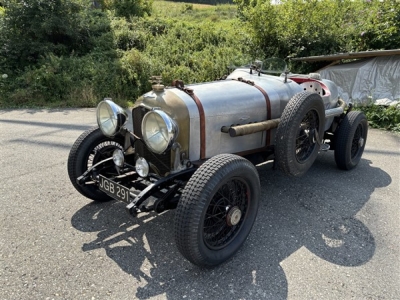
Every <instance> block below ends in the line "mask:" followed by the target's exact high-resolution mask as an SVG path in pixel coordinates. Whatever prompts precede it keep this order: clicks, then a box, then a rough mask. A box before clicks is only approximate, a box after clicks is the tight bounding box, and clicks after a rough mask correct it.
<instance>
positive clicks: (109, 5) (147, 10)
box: [102, 0, 153, 19]
mask: <svg viewBox="0 0 400 300" xmlns="http://www.w3.org/2000/svg"><path fill="white" fill-rule="evenodd" d="M152 5H153V1H149V0H103V1H102V6H103V8H105V9H109V10H114V11H115V14H116V15H117V16H118V17H125V18H127V19H129V18H130V17H133V16H138V17H143V16H146V15H151V11H152Z"/></svg>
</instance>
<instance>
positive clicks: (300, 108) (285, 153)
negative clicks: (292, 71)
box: [275, 91, 325, 176]
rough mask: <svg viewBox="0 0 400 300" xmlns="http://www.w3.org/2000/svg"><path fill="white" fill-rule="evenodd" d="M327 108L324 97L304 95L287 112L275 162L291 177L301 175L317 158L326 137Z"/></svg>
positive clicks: (277, 138)
mask: <svg viewBox="0 0 400 300" xmlns="http://www.w3.org/2000/svg"><path fill="white" fill-rule="evenodd" d="M324 127H325V106H324V102H323V100H322V98H321V96H320V95H318V94H316V93H310V92H307V91H306V92H300V93H298V94H296V95H294V96H293V97H292V99H290V101H289V103H288V104H287V105H286V107H285V109H284V110H283V113H282V116H281V121H280V123H279V125H278V128H277V131H276V135H275V162H276V166H277V168H278V169H279V170H281V171H283V172H284V173H285V174H287V175H291V176H301V175H303V174H304V173H305V172H307V171H308V169H309V168H310V167H311V166H312V164H313V163H314V161H315V159H316V158H317V155H318V151H319V143H318V142H320V141H317V139H320V138H321V137H323V136H324V129H325V128H324Z"/></svg>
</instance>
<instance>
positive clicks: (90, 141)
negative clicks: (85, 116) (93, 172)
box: [68, 127, 124, 201]
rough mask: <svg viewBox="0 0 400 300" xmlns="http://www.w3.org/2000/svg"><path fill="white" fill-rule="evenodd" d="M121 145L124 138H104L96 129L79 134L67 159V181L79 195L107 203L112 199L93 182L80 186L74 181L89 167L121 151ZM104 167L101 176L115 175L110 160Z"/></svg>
mask: <svg viewBox="0 0 400 300" xmlns="http://www.w3.org/2000/svg"><path fill="white" fill-rule="evenodd" d="M122 145H124V138H123V137H122V136H116V137H113V138H109V137H106V136H105V135H103V133H102V132H101V130H100V129H99V128H97V127H95V128H92V129H89V130H87V131H85V132H84V133H82V134H81V136H80V137H79V138H78V139H77V140H76V142H75V143H74V145H73V146H72V148H71V151H70V153H69V157H68V175H69V179H70V180H71V183H72V185H73V186H74V187H75V189H76V190H77V191H78V192H79V193H81V194H82V195H83V196H85V197H87V198H90V199H92V200H95V201H108V200H111V199H112V198H111V197H109V196H108V195H106V194H105V193H103V192H102V191H100V190H99V189H98V188H97V186H96V185H95V184H94V182H88V183H85V184H84V185H80V184H78V183H77V182H76V179H77V178H78V177H79V176H81V175H82V174H83V173H84V172H85V171H86V170H87V169H88V168H90V167H91V166H93V165H95V164H96V163H98V162H100V161H102V160H104V159H106V158H109V157H111V156H112V155H113V152H114V150H115V149H121V150H122V149H123V147H122ZM104 167H105V168H104V169H103V172H102V174H103V175H105V176H107V175H109V176H110V175H116V169H115V167H114V163H113V161H112V160H111V161H109V162H107V163H106V165H105V166H104ZM109 176H108V177H109Z"/></svg>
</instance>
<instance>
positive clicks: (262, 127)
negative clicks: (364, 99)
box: [221, 99, 347, 137]
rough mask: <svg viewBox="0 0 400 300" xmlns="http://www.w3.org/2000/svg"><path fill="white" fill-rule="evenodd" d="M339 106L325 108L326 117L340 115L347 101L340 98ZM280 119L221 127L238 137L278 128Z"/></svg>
mask: <svg viewBox="0 0 400 300" xmlns="http://www.w3.org/2000/svg"><path fill="white" fill-rule="evenodd" d="M338 105H339V106H338V107H335V108H331V109H327V110H325V118H326V119H327V118H330V117H336V116H340V115H341V114H342V113H344V110H345V109H346V106H347V104H346V102H344V101H343V100H342V99H339V100H338ZM279 122H280V119H273V120H267V121H262V122H257V123H251V124H245V125H237V126H223V127H222V128H221V132H223V133H229V135H230V136H231V137H237V136H243V135H248V134H252V133H256V132H260V131H266V130H270V129H274V128H277V127H278V125H279Z"/></svg>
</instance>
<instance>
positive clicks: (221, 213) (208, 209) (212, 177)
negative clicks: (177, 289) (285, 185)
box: [174, 154, 260, 267]
mask: <svg viewBox="0 0 400 300" xmlns="http://www.w3.org/2000/svg"><path fill="white" fill-rule="evenodd" d="M259 197H260V180H259V177H258V172H257V169H256V168H255V167H254V165H253V164H252V163H251V162H249V161H248V160H246V159H244V158H242V157H239V156H237V155H233V154H220V155H216V156H214V157H212V158H210V159H209V160H207V161H206V162H205V163H204V164H203V165H201V167H200V168H198V169H197V170H196V172H195V173H194V174H193V175H192V177H191V178H190V180H189V181H188V183H187V184H186V186H185V189H184V191H183V193H182V196H181V199H180V201H179V204H178V207H177V209H176V212H175V224H174V228H175V241H176V245H177V246H178V249H179V251H180V252H181V254H182V255H183V256H184V257H185V258H186V259H187V260H189V261H190V262H192V263H193V264H196V265H198V266H203V267H212V266H216V265H218V264H221V263H223V262H224V261H226V260H227V259H229V258H230V257H232V256H233V255H234V254H235V253H236V251H237V250H239V248H240V247H241V246H242V244H243V243H244V242H245V240H246V238H247V236H248V235H249V233H250V231H251V228H252V226H253V224H254V221H255V219H256V216H257V210H258V203H259Z"/></svg>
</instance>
